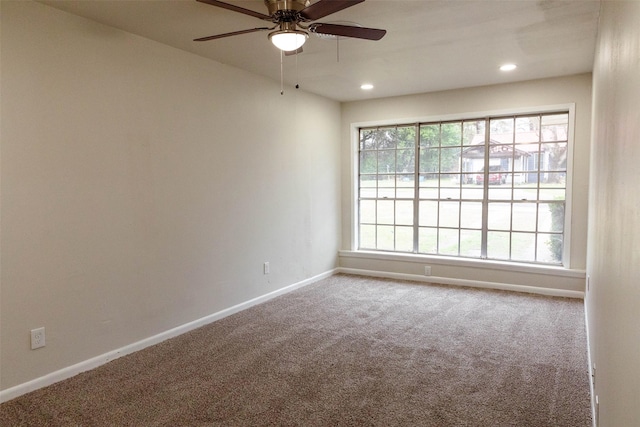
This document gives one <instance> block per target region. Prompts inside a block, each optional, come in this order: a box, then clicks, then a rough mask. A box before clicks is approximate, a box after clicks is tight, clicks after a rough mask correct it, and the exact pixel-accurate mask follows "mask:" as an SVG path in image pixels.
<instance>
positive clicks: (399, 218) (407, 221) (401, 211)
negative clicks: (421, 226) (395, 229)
mask: <svg viewBox="0 0 640 427" xmlns="http://www.w3.org/2000/svg"><path fill="white" fill-rule="evenodd" d="M396 224H400V225H413V201H404V200H399V201H397V202H396Z"/></svg>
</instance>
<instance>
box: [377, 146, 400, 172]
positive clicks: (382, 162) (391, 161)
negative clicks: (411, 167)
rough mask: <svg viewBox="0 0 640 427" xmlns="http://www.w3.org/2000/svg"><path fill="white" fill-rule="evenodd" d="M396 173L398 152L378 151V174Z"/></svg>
mask: <svg viewBox="0 0 640 427" xmlns="http://www.w3.org/2000/svg"><path fill="white" fill-rule="evenodd" d="M395 171H396V151H395V150H381V151H378V173H393V172H395Z"/></svg>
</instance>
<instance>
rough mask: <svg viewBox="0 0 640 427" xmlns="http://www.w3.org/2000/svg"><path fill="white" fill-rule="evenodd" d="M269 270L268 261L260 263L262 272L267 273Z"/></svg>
mask: <svg viewBox="0 0 640 427" xmlns="http://www.w3.org/2000/svg"><path fill="white" fill-rule="evenodd" d="M269 270H270V269H269V262H265V263H264V264H263V265H262V272H263V273H264V274H269Z"/></svg>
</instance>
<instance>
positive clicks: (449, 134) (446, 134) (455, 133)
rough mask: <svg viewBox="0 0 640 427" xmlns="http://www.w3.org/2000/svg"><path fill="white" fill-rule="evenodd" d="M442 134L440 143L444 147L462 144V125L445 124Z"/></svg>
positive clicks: (456, 123)
mask: <svg viewBox="0 0 640 427" xmlns="http://www.w3.org/2000/svg"><path fill="white" fill-rule="evenodd" d="M441 129H442V134H441V137H440V143H441V145H442V146H452V145H461V144H462V123H461V122H454V123H444V124H443V125H442V127H441Z"/></svg>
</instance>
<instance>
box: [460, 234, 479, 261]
mask: <svg viewBox="0 0 640 427" xmlns="http://www.w3.org/2000/svg"><path fill="white" fill-rule="evenodd" d="M481 244H482V232H481V231H480V230H460V255H462V256H469V257H476V258H477V257H480V255H481Z"/></svg>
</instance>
